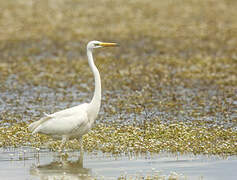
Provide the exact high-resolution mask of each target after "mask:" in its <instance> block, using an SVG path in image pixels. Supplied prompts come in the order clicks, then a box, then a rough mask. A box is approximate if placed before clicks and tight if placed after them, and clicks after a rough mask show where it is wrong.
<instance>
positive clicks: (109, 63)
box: [0, 0, 237, 155]
mask: <svg viewBox="0 0 237 180" xmlns="http://www.w3.org/2000/svg"><path fill="white" fill-rule="evenodd" d="M236 7H237V1H236V0H218V1H213V0H174V1H164V0H156V1H154V0H136V1H128V0H120V1H111V0H100V1H98V0H87V1H76V0H41V1H29V0H14V1H13V0H8V1H6V0H5V1H3V0H2V1H0V10H1V11H0V12H1V14H0V27H1V28H0V123H1V124H0V129H1V131H0V146H1V147H8V146H22V145H26V146H34V147H45V146H46V147H48V148H50V149H52V150H57V149H59V142H58V141H57V142H56V143H54V141H52V140H49V139H48V137H46V136H40V135H34V136H33V135H31V134H30V133H29V132H28V131H27V124H29V122H32V121H36V120H38V119H39V118H40V117H42V116H43V112H46V113H49V114H50V113H53V112H56V111H58V110H63V109H65V108H68V107H72V106H75V105H77V104H79V103H81V102H88V101H89V100H90V98H91V96H92V92H93V83H94V79H93V76H92V73H91V72H90V69H89V66H88V63H87V57H86V49H85V47H86V43H87V42H88V41H90V40H101V41H109V42H118V43H119V44H120V47H118V48H114V49H100V50H99V49H98V51H95V52H94V56H95V63H96V65H97V66H98V69H99V71H100V73H101V82H102V89H103V91H102V92H103V94H102V97H103V99H102V107H101V111H100V116H99V117H98V119H97V125H96V126H95V127H94V128H93V130H92V131H91V132H90V133H89V134H88V135H85V136H84V141H83V142H84V146H85V149H86V150H88V151H92V150H101V151H104V152H112V153H120V152H160V151H163V150H165V151H170V152H193V153H205V154H228V155H229V154H236V151H237V148H236V143H237V142H236V139H237V138H236V127H237V117H236V105H237V98H236V92H237V70H236V69H237V30H236V27H237V19H236V17H237V11H236ZM144 122H146V123H145V124H144ZM115 123H116V124H115ZM118 124H119V125H118ZM46 142H47V143H46ZM66 148H68V149H78V143H77V142H75V141H70V142H68V143H67V145H66Z"/></svg>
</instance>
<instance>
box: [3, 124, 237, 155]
mask: <svg viewBox="0 0 237 180" xmlns="http://www.w3.org/2000/svg"><path fill="white" fill-rule="evenodd" d="M236 139H237V132H236V131H232V130H231V129H224V128H221V127H219V126H216V127H205V126H201V125H200V124H192V125H186V124H184V123H175V124H161V123H160V122H159V121H154V122H152V123H149V124H148V123H146V124H144V125H141V126H131V125H128V126H118V125H103V124H99V125H97V126H96V127H94V128H93V130H92V131H91V132H90V133H89V134H87V135H85V136H84V137H83V145H84V149H85V150H87V151H94V150H99V151H102V152H111V153H129V152H131V153H132V152H154V153H159V152H160V151H168V152H180V153H188V152H191V153H194V154H200V153H201V154H222V155H237V142H236ZM0 142H1V144H0V146H2V147H9V146H10V147H19V146H33V147H37V148H40V147H47V148H49V149H52V150H61V149H60V148H61V146H60V145H61V141H53V140H51V139H49V138H48V137H47V136H45V135H38V134H36V135H32V134H31V133H29V132H28V130H27V124H26V123H18V124H13V125H11V126H1V128H0ZM64 148H66V149H71V150H77V149H79V143H78V142H77V141H76V140H72V141H69V142H67V144H66V145H65V147H64Z"/></svg>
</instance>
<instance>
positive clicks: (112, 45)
mask: <svg viewBox="0 0 237 180" xmlns="http://www.w3.org/2000/svg"><path fill="white" fill-rule="evenodd" d="M100 46H102V47H114V46H119V45H118V44H117V43H106V42H103V43H100Z"/></svg>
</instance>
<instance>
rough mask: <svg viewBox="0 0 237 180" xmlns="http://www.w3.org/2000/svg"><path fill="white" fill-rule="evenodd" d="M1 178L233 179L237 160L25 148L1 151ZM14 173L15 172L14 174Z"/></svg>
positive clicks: (201, 156) (212, 157)
mask: <svg viewBox="0 0 237 180" xmlns="http://www.w3.org/2000/svg"><path fill="white" fill-rule="evenodd" d="M1 152H2V153H1V155H0V174H1V179H9V180H10V179H94V178H96V179H117V178H118V177H121V176H122V177H127V178H136V177H147V176H157V177H164V178H168V177H169V176H171V175H173V176H176V177H178V178H179V179H215V180H216V179H229V180H230V179H233V180H234V179H236V177H237V171H236V169H235V168H236V166H237V157H236V156H231V157H228V158H223V157H218V156H203V155H198V156H194V155H191V154H186V155H179V154H169V153H161V154H146V155H134V154H133V155H132V154H130V155H121V156H112V155H111V154H103V153H100V152H94V153H90V154H88V153H84V155H83V157H82V156H80V153H79V152H67V155H68V157H66V156H62V154H60V153H55V152H49V151H48V150H40V151H37V150H35V149H30V148H27V147H22V148H19V149H13V148H10V149H1ZM13 172H14V173H13Z"/></svg>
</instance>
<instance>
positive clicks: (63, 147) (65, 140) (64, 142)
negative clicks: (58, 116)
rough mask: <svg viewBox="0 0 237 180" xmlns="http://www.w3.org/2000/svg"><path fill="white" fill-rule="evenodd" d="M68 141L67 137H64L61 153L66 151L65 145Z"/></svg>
mask: <svg viewBox="0 0 237 180" xmlns="http://www.w3.org/2000/svg"><path fill="white" fill-rule="evenodd" d="M67 140H68V138H67V136H62V143H61V145H60V150H61V151H62V150H63V151H65V144H66V142H67Z"/></svg>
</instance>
